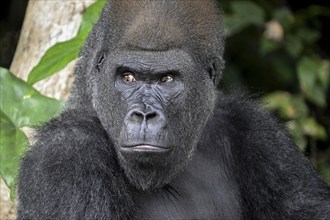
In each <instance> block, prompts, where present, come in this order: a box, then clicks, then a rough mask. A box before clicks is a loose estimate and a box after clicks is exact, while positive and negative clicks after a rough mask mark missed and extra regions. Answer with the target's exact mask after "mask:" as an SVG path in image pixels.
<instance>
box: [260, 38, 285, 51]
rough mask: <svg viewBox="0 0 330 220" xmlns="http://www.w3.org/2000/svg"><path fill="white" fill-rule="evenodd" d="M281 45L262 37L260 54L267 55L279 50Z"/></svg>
mask: <svg viewBox="0 0 330 220" xmlns="http://www.w3.org/2000/svg"><path fill="white" fill-rule="evenodd" d="M280 46H281V44H280V43H279V42H277V41H274V40H271V39H268V38H266V37H262V38H261V39H260V52H261V54H263V55H266V54H268V53H270V52H273V51H275V50H277V49H279V48H280Z"/></svg>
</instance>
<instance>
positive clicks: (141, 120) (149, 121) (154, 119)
mask: <svg viewBox="0 0 330 220" xmlns="http://www.w3.org/2000/svg"><path fill="white" fill-rule="evenodd" d="M126 120H128V122H130V123H138V124H146V125H147V126H149V125H154V126H156V125H158V126H161V127H162V125H163V124H164V121H165V117H164V114H163V113H162V112H161V111H159V110H148V111H142V110H139V109H133V110H132V111H130V112H129V114H128V117H127V118H126Z"/></svg>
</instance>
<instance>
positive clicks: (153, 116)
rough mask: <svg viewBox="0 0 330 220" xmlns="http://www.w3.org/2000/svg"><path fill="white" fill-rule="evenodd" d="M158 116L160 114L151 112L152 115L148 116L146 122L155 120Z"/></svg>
mask: <svg viewBox="0 0 330 220" xmlns="http://www.w3.org/2000/svg"><path fill="white" fill-rule="evenodd" d="M157 115H158V114H157V113H156V112H150V113H148V114H146V120H147V121H148V120H151V119H154V118H156V117H157Z"/></svg>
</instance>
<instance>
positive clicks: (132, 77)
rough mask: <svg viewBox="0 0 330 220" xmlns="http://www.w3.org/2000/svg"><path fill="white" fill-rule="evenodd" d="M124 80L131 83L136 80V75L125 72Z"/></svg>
mask: <svg viewBox="0 0 330 220" xmlns="http://www.w3.org/2000/svg"><path fill="white" fill-rule="evenodd" d="M122 80H123V81H125V82H129V83H130V82H135V81H136V79H135V77H134V76H133V74H131V73H126V74H124V75H123V78H122Z"/></svg>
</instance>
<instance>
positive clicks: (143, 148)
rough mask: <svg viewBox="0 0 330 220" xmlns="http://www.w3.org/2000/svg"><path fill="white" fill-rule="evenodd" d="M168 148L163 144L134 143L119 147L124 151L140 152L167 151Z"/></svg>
mask: <svg viewBox="0 0 330 220" xmlns="http://www.w3.org/2000/svg"><path fill="white" fill-rule="evenodd" d="M169 150H170V148H168V147H163V146H156V145H151V144H136V145H130V146H123V147H121V151H124V152H141V153H148V152H150V153H163V152H167V151H169Z"/></svg>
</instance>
